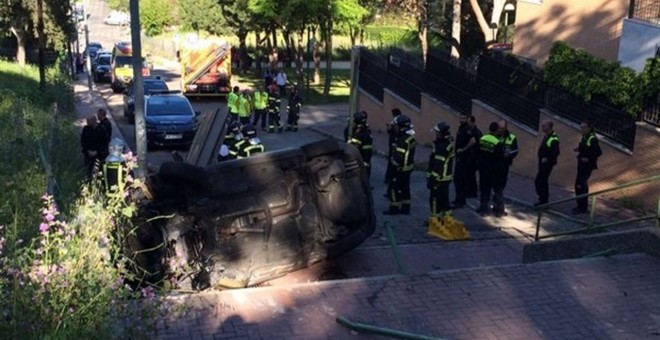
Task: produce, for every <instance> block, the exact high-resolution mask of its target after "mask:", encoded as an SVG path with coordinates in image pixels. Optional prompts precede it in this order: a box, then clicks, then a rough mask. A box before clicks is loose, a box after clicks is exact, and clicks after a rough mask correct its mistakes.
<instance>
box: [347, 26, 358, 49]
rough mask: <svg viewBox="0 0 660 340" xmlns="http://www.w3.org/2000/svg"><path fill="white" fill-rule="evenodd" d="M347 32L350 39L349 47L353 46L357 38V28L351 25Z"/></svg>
mask: <svg viewBox="0 0 660 340" xmlns="http://www.w3.org/2000/svg"><path fill="white" fill-rule="evenodd" d="M348 34H349V35H350V39H351V47H352V46H355V42H356V40H357V35H358V29H357V28H353V27H351V28H349V29H348Z"/></svg>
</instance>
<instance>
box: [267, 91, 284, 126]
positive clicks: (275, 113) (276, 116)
mask: <svg viewBox="0 0 660 340" xmlns="http://www.w3.org/2000/svg"><path fill="white" fill-rule="evenodd" d="M281 104H282V101H281V99H280V94H279V92H278V91H277V86H273V85H271V87H270V92H269V93H268V133H273V132H275V130H277V132H279V133H282V130H283V127H282V123H281V122H280V106H281Z"/></svg>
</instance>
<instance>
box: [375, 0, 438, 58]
mask: <svg viewBox="0 0 660 340" xmlns="http://www.w3.org/2000/svg"><path fill="white" fill-rule="evenodd" d="M430 2H431V1H430V0H385V5H386V7H389V8H392V7H397V8H401V9H404V10H405V11H406V12H408V13H410V14H412V15H413V16H414V17H415V20H416V22H417V37H418V38H419V42H420V45H421V46H422V56H423V57H424V61H426V54H427V53H428V49H429V41H428V32H429V10H430V6H431V3H430Z"/></svg>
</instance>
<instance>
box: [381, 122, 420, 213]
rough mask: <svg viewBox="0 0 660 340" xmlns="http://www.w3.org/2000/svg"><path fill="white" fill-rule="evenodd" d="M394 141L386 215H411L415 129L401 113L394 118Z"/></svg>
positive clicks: (415, 143) (415, 142)
mask: <svg viewBox="0 0 660 340" xmlns="http://www.w3.org/2000/svg"><path fill="white" fill-rule="evenodd" d="M393 123H394V126H395V127H394V128H395V129H396V130H395V133H394V143H392V146H391V147H392V157H390V160H389V162H390V164H391V166H392V178H391V179H390V181H389V184H388V186H387V194H388V198H389V203H390V208H389V210H387V211H385V212H384V214H385V215H397V214H404V215H410V175H411V173H412V171H413V168H414V167H415V146H416V145H417V141H416V139H415V131H414V130H413V129H412V127H413V126H412V124H411V121H410V118H408V116H406V115H403V114H402V115H399V116H397V117H396V118H394V122H393Z"/></svg>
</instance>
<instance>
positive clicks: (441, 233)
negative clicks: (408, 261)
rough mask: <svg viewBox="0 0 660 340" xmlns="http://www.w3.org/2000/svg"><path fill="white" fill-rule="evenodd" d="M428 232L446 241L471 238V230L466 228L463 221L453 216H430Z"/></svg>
mask: <svg viewBox="0 0 660 340" xmlns="http://www.w3.org/2000/svg"><path fill="white" fill-rule="evenodd" d="M428 234H429V235H431V236H435V237H438V238H441V239H443V240H445V241H453V240H467V239H469V238H470V232H469V231H468V230H467V229H465V225H464V224H463V222H461V221H459V220H457V219H455V218H454V217H453V216H445V217H444V218H438V217H429V228H428Z"/></svg>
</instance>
